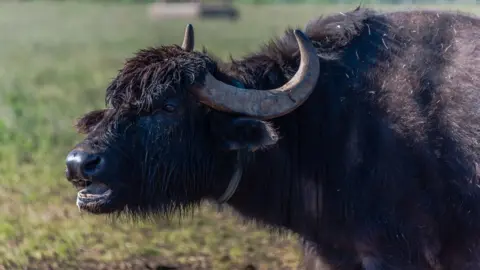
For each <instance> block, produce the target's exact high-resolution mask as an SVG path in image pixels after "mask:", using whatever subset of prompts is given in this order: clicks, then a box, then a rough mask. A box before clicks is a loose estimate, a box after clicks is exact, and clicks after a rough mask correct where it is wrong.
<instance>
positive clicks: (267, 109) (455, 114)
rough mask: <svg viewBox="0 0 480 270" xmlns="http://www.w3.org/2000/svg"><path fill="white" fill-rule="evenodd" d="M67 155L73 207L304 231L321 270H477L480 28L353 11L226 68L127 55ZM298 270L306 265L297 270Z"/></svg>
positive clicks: (182, 49)
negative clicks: (214, 209)
mask: <svg viewBox="0 0 480 270" xmlns="http://www.w3.org/2000/svg"><path fill="white" fill-rule="evenodd" d="M76 128H77V129H78V132H80V133H83V134H85V139H84V140H83V141H81V142H79V143H78V144H77V145H76V146H75V147H74V149H72V151H71V152H70V153H68V156H67V158H66V167H67V169H66V178H67V179H68V180H69V181H70V182H71V183H72V184H73V185H74V186H75V187H76V188H77V189H78V190H79V191H78V194H77V206H78V207H79V208H80V209H82V210H84V211H88V212H91V213H95V214H126V215H131V216H140V217H149V216H152V215H168V214H172V213H179V212H182V211H186V210H188V209H192V207H196V206H198V205H199V203H200V202H201V201H202V200H205V199H206V200H212V201H216V202H218V203H219V204H221V203H227V204H228V205H230V206H232V207H233V208H234V209H236V211H238V212H239V213H240V214H242V216H244V217H245V218H246V219H249V220H254V221H257V222H259V223H260V224H264V225H268V226H272V227H274V228H278V229H280V230H288V231H291V232H294V233H297V234H298V235H300V236H301V239H302V241H303V242H304V247H305V252H306V254H307V257H308V258H309V260H308V261H307V262H306V264H307V266H306V267H307V268H309V267H310V268H313V267H314V265H315V264H318V265H320V264H321V265H323V266H322V267H323V268H322V269H340V270H352V269H353V270H357V269H366V270H376V269H382V270H386V269H401V270H413V269H435V270H440V269H442V270H443V269H444V270H447V269H452V270H453V269H454V270H466V269H480V187H479V180H480V177H479V175H480V19H479V18H477V17H475V16H474V15H470V14H465V13H461V12H453V11H434V10H410V11H390V12H379V11H375V10H372V9H368V8H363V7H358V8H356V9H353V10H350V11H348V12H344V13H338V14H332V15H329V16H324V17H319V18H316V19H313V20H311V21H309V22H308V23H307V25H306V27H305V29H304V31H301V30H294V29H291V28H289V29H287V30H286V31H285V33H284V35H283V36H281V37H279V38H276V39H273V40H271V41H270V42H269V43H267V44H265V45H264V46H263V47H262V48H261V49H259V50H258V51H257V52H256V53H252V54H250V55H248V56H245V57H243V58H242V59H237V60H233V59H232V61H231V62H230V63H225V62H223V61H221V60H219V59H216V58H215V57H214V56H213V55H211V54H210V53H209V52H207V51H206V50H203V51H197V50H194V33H193V28H192V26H191V25H187V27H186V30H185V36H184V40H183V44H182V45H181V46H179V45H168V46H159V47H151V48H146V49H142V50H140V51H138V52H137V53H136V54H135V55H134V56H132V57H131V58H129V59H127V60H126V62H125V64H124V66H123V67H122V69H121V70H120V71H119V72H118V75H117V76H116V77H115V78H114V79H113V80H112V81H111V83H110V84H109V85H108V87H107V89H106V106H105V108H104V109H99V110H94V111H91V112H88V113H87V114H86V115H84V116H83V117H81V118H80V119H79V120H78V121H77V123H76ZM310 262H311V264H310Z"/></svg>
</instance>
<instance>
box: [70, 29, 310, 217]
mask: <svg viewBox="0 0 480 270" xmlns="http://www.w3.org/2000/svg"><path fill="white" fill-rule="evenodd" d="M294 34H295V37H296V39H297V42H298V45H299V51H300V58H301V61H300V66H299V69H298V71H297V73H296V74H295V75H294V76H293V77H292V78H291V80H290V81H288V82H287V83H286V84H284V85H282V86H280V87H279V88H276V89H271V90H255V89H244V88H237V87H234V86H232V85H230V84H229V83H228V82H229V80H230V79H232V78H229V76H227V75H226V74H224V73H222V71H221V70H220V69H219V68H218V67H217V64H216V62H215V61H214V60H212V58H210V57H209V56H207V54H205V53H202V52H196V51H193V47H194V36H193V28H192V26H191V25H188V26H187V28H186V31H185V37H184V41H183V44H182V46H177V45H172V46H164V47H160V48H150V49H147V50H142V51H140V52H138V53H137V54H136V55H135V56H134V57H133V58H131V59H128V60H127V61H126V63H125V65H124V67H123V68H122V69H121V70H120V71H119V74H118V75H117V76H116V77H115V79H114V80H113V81H112V82H111V84H110V85H109V86H108V88H107V90H106V104H107V106H106V108H105V109H101V110H95V111H92V112H89V113H87V114H86V115H84V116H83V117H82V118H81V119H79V121H78V123H77V124H76V126H77V129H78V130H79V132H81V133H84V134H86V138H85V139H84V140H83V141H82V142H80V143H79V144H77V145H76V146H75V148H74V149H73V150H72V151H71V152H70V153H69V154H68V156H67V158H66V165H67V166H66V167H67V169H66V177H67V179H68V180H69V181H71V182H72V183H73V184H74V185H75V186H76V187H77V188H78V189H79V191H78V195H77V206H78V207H79V208H80V209H83V210H86V211H89V212H92V213H112V212H121V211H127V212H131V213H154V212H162V213H165V212H167V211H171V210H174V209H177V208H178V207H180V208H181V207H185V206H189V205H193V204H195V203H197V202H200V200H202V199H204V198H215V199H219V200H220V201H225V200H227V199H228V198H229V196H231V195H232V194H233V192H234V191H235V187H236V185H237V184H238V182H239V181H240V178H241V170H238V169H236V166H238V163H239V161H238V159H239V157H240V156H241V155H240V154H239V153H244V152H245V151H253V150H256V149H259V148H264V147H267V146H270V145H274V144H275V143H276V142H277V140H278V136H277V134H276V131H275V129H274V128H273V127H272V126H271V124H269V123H268V122H267V121H266V120H268V119H272V118H275V117H280V116H282V115H284V114H287V113H289V112H291V111H292V110H294V109H295V108H297V107H298V106H300V105H301V104H302V103H303V102H304V101H305V100H306V99H307V98H308V97H309V95H310V94H311V92H312V91H313V89H314V87H315V84H316V82H317V79H318V76H319V60H318V57H317V55H316V51H315V49H314V47H313V45H312V44H311V42H310V40H309V39H308V38H307V37H306V36H305V35H304V34H303V33H302V32H300V31H298V30H296V31H294ZM224 81H225V82H224ZM230 82H231V80H230Z"/></svg>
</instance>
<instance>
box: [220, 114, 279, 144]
mask: <svg viewBox="0 0 480 270" xmlns="http://www.w3.org/2000/svg"><path fill="white" fill-rule="evenodd" d="M220 141H221V144H222V148H226V149H227V150H240V149H246V150H249V151H255V150H257V149H261V148H266V147H268V146H270V145H274V144H275V143H277V141H278V134H277V132H276V131H275V129H274V128H273V127H272V126H271V125H270V124H269V123H268V122H265V121H261V120H257V119H253V118H243V117H242V118H235V119H233V120H232V121H228V122H227V123H226V124H225V125H224V126H223V128H222V132H221V134H220Z"/></svg>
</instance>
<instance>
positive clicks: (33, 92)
mask: <svg viewBox="0 0 480 270" xmlns="http://www.w3.org/2000/svg"><path fill="white" fill-rule="evenodd" d="M350 7H352V6H344V7H324V6H288V5H286V6H260V7H240V12H241V16H242V17H241V19H240V20H239V21H238V22H235V23H232V22H225V21H192V22H193V24H194V27H195V31H196V44H197V49H198V48H201V46H206V47H207V48H208V49H209V50H210V51H214V52H216V53H217V55H218V56H220V57H222V58H227V57H228V56H229V54H232V55H233V56H234V57H235V56H240V55H242V54H245V53H248V52H251V51H253V50H255V49H256V48H257V47H258V45H260V43H262V42H265V41H267V39H268V38H270V37H271V36H273V35H274V34H278V33H280V32H281V31H282V30H283V29H284V27H285V26H289V25H290V26H301V25H303V24H304V23H305V22H307V21H308V20H309V19H310V18H313V17H314V16H318V15H320V14H325V13H330V12H334V11H338V10H346V9H348V8H350ZM383 8H389V7H383ZM462 9H464V10H468V11H472V8H471V7H463V8H462ZM266 18H268V20H266ZM185 23H186V21H168V22H166V21H165V22H152V21H150V20H149V19H148V17H147V16H146V6H143V5H123V6H119V5H110V4H109V5H105V4H102V5H100V4H87V3H85V4H80V3H62V2H57V3H54V2H50V3H48V2H34V3H1V4H0V269H1V268H2V267H1V266H3V267H4V268H5V269H25V268H26V269H146V267H147V266H149V267H151V268H150V269H167V268H161V267H162V266H184V267H192V268H193V267H196V268H203V269H246V268H245V267H247V266H248V265H250V264H251V265H252V266H254V267H255V268H256V269H296V267H297V263H298V261H299V259H300V253H299V251H298V250H297V248H298V246H297V242H296V238H295V237H294V236H282V237H279V236H278V235H270V234H269V233H268V231H266V230H264V229H262V228H259V227H256V226H254V225H244V224H242V222H240V220H239V219H238V218H234V217H233V216H232V215H231V213H230V212H228V211H222V212H219V213H217V212H216V211H215V210H214V209H213V208H212V207H210V206H208V205H206V206H205V207H204V208H202V209H199V210H198V211H197V213H196V215H195V217H190V218H187V219H184V220H183V221H182V222H181V223H179V222H178V220H174V221H173V222H166V221H164V220H158V221H157V222H155V223H153V222H149V223H147V222H144V223H136V224H134V223H131V222H119V221H112V220H108V219H106V218H103V217H92V216H89V215H82V214H81V213H79V212H78V210H77V209H76V206H75V196H76V195H75V191H74V189H73V188H72V187H70V185H68V183H67V182H66V181H65V180H64V178H63V173H64V159H65V154H66V153H67V151H68V150H69V148H70V147H71V146H72V145H73V143H74V142H75V141H76V140H78V139H79V138H80V137H79V136H78V135H77V134H75V132H74V130H73V128H72V123H73V121H74V119H75V118H76V117H78V116H80V115H81V114H82V113H84V112H87V111H89V110H91V109H94V108H100V107H102V106H103V100H104V88H105V86H106V85H107V83H108V81H109V80H110V79H111V78H112V77H113V76H114V74H115V73H116V71H117V70H118V69H119V68H120V67H121V65H122V62H123V60H124V59H125V57H129V56H131V55H132V53H133V52H134V51H136V50H137V49H140V48H143V47H146V46H152V45H158V44H166V43H180V42H181V40H182V35H183V29H184V26H185ZM189 269H190V268H189Z"/></svg>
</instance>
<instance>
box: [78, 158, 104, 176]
mask: <svg viewBox="0 0 480 270" xmlns="http://www.w3.org/2000/svg"><path fill="white" fill-rule="evenodd" d="M101 163H102V158H101V157H100V156H97V155H92V156H89V157H87V158H86V159H85V161H84V163H83V165H82V171H83V174H84V175H85V176H93V175H95V174H96V173H98V171H99V170H100V165H101Z"/></svg>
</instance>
